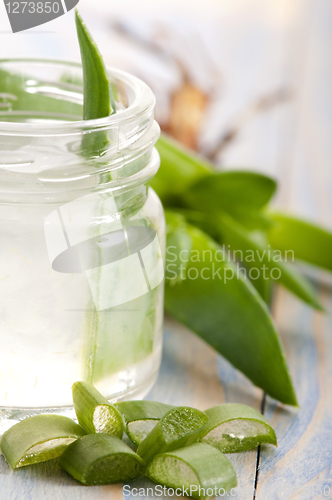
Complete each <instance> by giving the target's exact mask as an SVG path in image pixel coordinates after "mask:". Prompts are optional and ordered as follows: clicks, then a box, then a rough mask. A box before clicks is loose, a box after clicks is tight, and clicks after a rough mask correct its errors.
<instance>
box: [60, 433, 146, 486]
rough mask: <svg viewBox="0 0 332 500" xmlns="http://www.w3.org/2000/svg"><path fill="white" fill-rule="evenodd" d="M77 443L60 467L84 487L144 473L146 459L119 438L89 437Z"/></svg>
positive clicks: (71, 447)
mask: <svg viewBox="0 0 332 500" xmlns="http://www.w3.org/2000/svg"><path fill="white" fill-rule="evenodd" d="M73 444H75V446H73ZM73 444H72V445H70V446H68V448H67V449H66V451H65V452H64V453H63V454H62V455H61V457H60V460H59V465H60V467H62V468H63V469H65V470H66V471H67V472H68V473H69V474H70V475H71V476H73V477H74V478H75V479H77V481H80V482H81V483H82V484H85V485H87V486H93V485H97V484H112V483H120V482H125V481H130V480H131V479H134V478H135V477H138V476H141V475H142V474H143V473H144V470H145V466H144V463H143V461H142V459H141V458H140V457H139V456H138V455H136V453H135V452H133V450H132V449H131V448H129V446H127V445H126V444H125V443H124V442H123V441H121V439H119V438H117V437H115V436H110V435H109V434H89V435H87V436H84V437H83V438H81V439H78V440H77V441H76V442H75V443H73Z"/></svg>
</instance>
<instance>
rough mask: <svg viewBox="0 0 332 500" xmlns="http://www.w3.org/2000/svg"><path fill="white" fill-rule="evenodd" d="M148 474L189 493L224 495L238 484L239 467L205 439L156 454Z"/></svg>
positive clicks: (200, 495) (156, 480)
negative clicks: (237, 470)
mask: <svg viewBox="0 0 332 500" xmlns="http://www.w3.org/2000/svg"><path fill="white" fill-rule="evenodd" d="M146 474H147V475H148V476H149V478H150V479H152V481H154V482H156V483H160V484H162V485H164V486H167V487H168V488H174V489H177V488H179V489H180V490H182V491H183V492H184V493H185V494H187V495H188V496H193V497H196V498H206V497H211V496H215V495H218V494H219V495H220V496H223V495H224V494H225V493H226V491H228V490H230V489H231V488H234V487H235V486H236V485H237V480H236V473H235V470H234V468H233V466H232V464H231V463H230V461H229V460H228V458H226V457H225V456H224V455H223V454H222V453H221V452H220V451H218V450H216V449H215V448H213V447H212V446H209V445H207V444H203V443H197V444H193V445H191V446H188V447H186V448H181V449H179V450H176V451H171V452H167V453H161V454H159V455H156V456H155V457H154V459H153V460H152V462H151V463H150V465H149V466H148V468H147V472H146Z"/></svg>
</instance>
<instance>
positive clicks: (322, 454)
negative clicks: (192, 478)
mask: <svg viewBox="0 0 332 500" xmlns="http://www.w3.org/2000/svg"><path fill="white" fill-rule="evenodd" d="M224 3H225V2H222V4H224ZM291 3H292V8H293V10H294V12H295V14H294V12H293V15H296V16H297V18H296V22H295V21H294V20H293V21H294V22H293V21H292V23H291V28H290V27H289V23H288V17H287V16H288V14H289V12H288V10H287V9H288V8H289V0H287V2H286V1H285V0H278V2H276V1H274V0H266V2H264V8H265V6H266V5H268V6H269V7H271V8H272V7H273V6H276V5H278V9H279V7H280V11H281V10H282V8H284V9H285V13H284V16H285V22H284V23H282V22H281V21H280V20H279V21H280V30H281V31H282V36H281V35H280V37H279V38H278V40H279V45H280V47H281V48H280V47H279V48H280V51H281V52H280V54H281V55H280V57H279V59H278V62H277V65H278V68H277V69H278V70H280V74H281V75H283V77H284V80H285V82H286V84H291V86H292V90H293V91H294V95H293V99H292V100H291V102H290V103H289V104H288V105H286V106H283V107H282V109H279V110H275V111H273V112H271V113H268V114H266V115H265V116H262V117H261V118H258V119H257V120H256V121H255V122H253V123H252V124H250V125H248V127H247V128H246V130H244V131H243V134H242V135H241V136H240V138H239V142H238V143H236V144H234V145H232V146H231V148H230V149H229V150H228V151H227V152H226V154H225V157H224V163H225V164H226V165H229V164H235V165H241V166H242V165H243V161H244V160H246V164H247V165H248V166H249V167H254V166H255V165H257V167H258V168H259V169H260V170H263V171H268V172H269V173H271V174H273V175H275V176H276V177H278V178H279V180H280V182H281V190H280V193H279V195H278V203H279V205H281V206H282V207H283V208H286V209H289V210H290V211H292V212H293V213H297V214H300V215H301V214H302V215H303V216H306V217H308V218H311V219H312V220H314V221H316V222H319V223H322V224H324V225H326V226H327V227H328V228H330V229H332V223H331V215H332V196H331V194H332V175H331V168H332V140H331V137H332V130H331V128H332V127H331V123H332V57H331V47H332V44H331V42H332V29H331V26H332V2H331V1H327V0H314V1H312V0H303V1H302V0H294V2H291ZM253 4H254V5H255V6H256V7H255V8H257V5H258V4H259V5H261V7H262V5H263V2H260V3H259V2H257V1H254V2H253ZM262 8H263V7H262ZM278 12H279V11H278ZM279 21H278V22H279ZM255 29H256V31H252V32H250V33H251V37H252V40H253V44H254V42H255V36H257V29H259V27H258V28H257V27H256V28H255ZM271 29H272V28H271ZM250 33H249V34H250ZM27 39H28V37H27ZM250 40H251V38H250V37H249V38H248V40H247V42H248V43H249V42H250ZM266 40H267V41H266V44H267V47H268V49H269V47H270V45H269V39H268V38H267V39H266ZM255 43H256V44H257V43H260V42H259V40H258V41H257V40H256V42H255ZM271 43H272V42H271ZM253 46H254V45H253ZM270 49H271V51H272V50H274V49H273V47H272V45H271V47H270ZM278 50H279V49H278ZM278 50H277V52H278ZM268 55H269V54H268V51H267V54H266V58H267V59H268ZM254 61H255V58H253V63H254ZM265 63H266V61H265ZM265 63H264V64H265ZM262 64H263V63H262ZM248 71H250V70H248ZM256 73H257V71H256ZM261 78H262V80H264V79H266V75H265V76H264V71H261ZM281 80H282V79H281ZM264 81H265V80H264ZM232 92H233V94H232ZM232 92H230V96H229V103H230V104H229V105H228V106H229V108H232V102H233V108H234V109H235V108H236V103H237V96H238V94H239V92H241V89H240V88H236V86H235V87H234V88H233V90H232ZM237 93H238V94H237ZM229 114H231V111H229ZM308 244H310V242H308ZM315 284H316V286H317V289H318V291H319V295H320V298H321V301H322V303H323V305H324V307H325V308H326V310H327V313H326V314H322V313H319V312H315V311H313V310H312V309H310V308H309V307H308V306H306V305H304V304H302V303H301V302H299V301H298V300H297V299H296V298H294V297H293V296H291V295H290V294H289V293H288V292H286V291H284V290H282V289H278V291H277V293H276V295H275V298H274V301H273V316H274V318H275V321H276V323H277V326H278V329H279V331H280V334H281V337H282V341H283V344H284V347H285V351H286V355H287V359H288V363H289V366H290V371H291V374H292V377H293V380H294V383H295V387H296V391H297V395H298V400H299V403H300V406H301V408H300V409H299V410H296V409H292V408H290V407H285V406H283V405H281V404H278V403H276V401H274V400H271V399H270V398H269V397H265V396H264V394H263V393H262V391H261V390H259V389H257V388H255V387H254V386H253V385H252V384H251V383H250V382H249V381H248V380H247V379H246V378H245V377H244V376H242V375H241V374H240V373H239V372H237V371H236V370H235V369H233V368H232V366H231V365H230V364H229V363H228V362H227V361H225V360H224V359H223V358H222V357H221V356H219V355H217V354H216V353H215V352H214V351H213V350H212V349H211V348H210V347H209V346H207V345H206V344H204V343H203V342H202V341H201V340H200V339H199V338H197V337H196V336H195V335H193V334H192V333H191V332H189V331H187V330H185V329H184V328H183V327H182V326H180V325H178V324H176V323H175V322H173V321H172V320H171V319H169V318H168V319H166V321H165V331H164V351H163V360H162V366H161V371H160V375H159V378H158V380H157V383H156V384H155V386H154V388H153V389H152V390H151V392H150V394H149V395H148V398H149V399H152V400H153V399H154V400H160V401H163V402H165V403H172V404H181V405H185V404H186V405H190V406H195V407H197V408H200V409H202V410H204V409H206V408H208V407H211V406H213V405H216V404H219V403H223V402H241V403H246V404H249V405H251V406H253V407H255V408H257V409H258V410H261V411H262V412H263V413H264V415H265V416H266V417H267V418H268V420H269V421H270V422H271V424H272V425H273V427H274V428H275V430H276V434H277V438H278V443H279V445H278V448H274V447H272V446H262V447H261V449H259V450H253V451H250V452H246V453H241V454H235V455H229V457H230V459H231V461H232V462H233V464H234V467H235V469H236V471H237V474H238V484H239V486H238V487H237V488H236V489H235V490H233V491H232V492H231V494H229V495H228V497H229V498H238V499H241V500H252V499H256V500H278V499H287V500H290V499H292V500H295V499H296V500H312V499H316V500H323V499H325V498H332V362H331V360H332V336H331V333H332V332H331V330H332V290H331V286H330V284H331V280H330V278H327V279H326V277H325V276H324V275H323V274H322V273H319V274H318V273H315ZM131 486H133V487H134V486H135V487H147V486H151V484H150V483H148V481H147V480H137V481H134V482H133V483H132V484H131ZM148 496H149V497H151V498H153V496H151V494H150V495H148ZM123 498H124V494H123V489H122V485H117V486H103V487H94V488H88V487H83V486H80V485H79V484H78V483H76V482H75V481H74V480H72V479H71V478H69V477H68V475H67V474H66V473H64V472H62V471H61V470H60V469H59V468H58V467H57V465H56V463H48V464H41V465H37V466H33V467H28V468H25V469H22V470H19V471H16V472H11V471H10V470H9V467H8V466H7V464H6V462H5V460H4V459H3V457H0V499H1V500H106V499H107V500H122V499H123ZM135 498H136V497H134V496H133V495H132V496H131V497H130V500H134V499H135ZM155 498H156V499H157V498H160V497H155Z"/></svg>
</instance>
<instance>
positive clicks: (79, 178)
mask: <svg viewBox="0 0 332 500" xmlns="http://www.w3.org/2000/svg"><path fill="white" fill-rule="evenodd" d="M109 77H110V81H111V85H112V88H113V92H114V96H115V101H116V108H117V113H116V114H114V115H112V116H110V117H107V118H103V119H100V120H93V121H86V122H84V121H81V119H80V117H81V116H82V101H83V97H82V83H81V82H82V74H81V68H80V66H79V65H73V64H65V63H57V62H54V61H1V62H0V234H1V240H0V256H1V258H0V308H1V315H0V342H1V363H0V408H1V409H2V410H1V412H2V416H3V418H9V416H10V415H11V413H12V411H14V410H13V409H14V408H20V409H32V410H33V413H36V412H38V411H43V412H45V409H47V408H48V409H51V408H58V409H59V408H61V407H65V406H67V405H70V404H71V401H72V399H71V385H72V384H73V382H75V381H77V380H85V381H88V382H90V383H93V384H94V385H95V386H96V387H97V388H98V389H99V390H100V391H101V392H102V393H103V394H104V395H105V396H107V397H108V398H109V399H110V400H119V399H130V398H140V397H142V396H144V395H145V394H146V393H147V391H148V390H149V388H150V387H151V385H152V384H153V382H154V380H155V378H156V376H157V372H158V368H159V364H160V357H161V344H162V337H161V335H162V333H161V328H162V315H163V258H164V247H165V224H164V216H163V210H162V206H161V203H160V201H159V199H158V197H157V196H156V194H155V193H154V192H153V191H152V190H151V188H148V186H147V183H148V181H149V179H151V177H152V176H153V175H154V174H155V173H156V171H157V169H158V166H159V157H158V154H157V152H156V150H155V149H154V148H153V146H154V143H155V142H156V140H157V138H158V136H159V128H158V125H157V124H156V122H155V121H154V119H153V109H154V97H153V94H152V92H151V91H150V89H149V88H148V87H147V86H146V85H145V84H144V83H143V82H141V81H139V80H138V79H136V78H134V77H132V76H130V75H127V74H125V73H123V72H120V71H116V70H110V71H109Z"/></svg>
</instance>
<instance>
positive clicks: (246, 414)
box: [202, 403, 277, 453]
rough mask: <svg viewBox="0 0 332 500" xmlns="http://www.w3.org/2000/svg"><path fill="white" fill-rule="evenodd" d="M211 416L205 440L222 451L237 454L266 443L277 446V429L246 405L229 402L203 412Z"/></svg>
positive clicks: (203, 440) (203, 439)
mask: <svg viewBox="0 0 332 500" xmlns="http://www.w3.org/2000/svg"><path fill="white" fill-rule="evenodd" d="M204 413H205V414H206V415H207V416H208V423H207V425H206V430H207V432H206V435H205V436H204V437H203V438H202V442H204V443H207V444H210V445H211V446H215V447H216V448H218V450H220V451H222V452H223V453H237V452H239V451H246V450H250V449H252V448H256V446H259V445H261V444H263V443H269V444H273V445H275V446H277V438H276V435H275V432H274V430H273V429H272V427H271V426H270V425H269V423H268V422H267V420H266V418H265V417H264V416H263V415H262V414H261V413H259V412H258V411H256V410H255V409H254V408H251V407H250V406H247V405H242V404H237V403H228V404H222V405H218V406H214V407H213V408H209V409H208V410H206V411H205V412H204Z"/></svg>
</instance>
